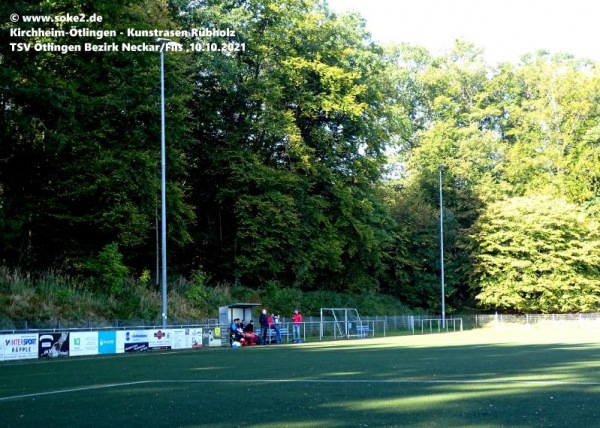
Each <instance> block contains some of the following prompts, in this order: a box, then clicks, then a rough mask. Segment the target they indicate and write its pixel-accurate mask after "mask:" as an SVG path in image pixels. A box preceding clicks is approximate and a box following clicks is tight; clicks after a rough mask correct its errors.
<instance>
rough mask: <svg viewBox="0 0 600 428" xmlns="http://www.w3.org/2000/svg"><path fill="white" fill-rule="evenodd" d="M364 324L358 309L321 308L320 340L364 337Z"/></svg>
mask: <svg viewBox="0 0 600 428" xmlns="http://www.w3.org/2000/svg"><path fill="white" fill-rule="evenodd" d="M363 332H364V329H363V323H362V321H361V319H360V315H359V314H358V310H356V308H321V328H320V339H321V340H322V339H323V337H325V336H333V338H334V339H337V338H348V339H349V338H351V337H363Z"/></svg>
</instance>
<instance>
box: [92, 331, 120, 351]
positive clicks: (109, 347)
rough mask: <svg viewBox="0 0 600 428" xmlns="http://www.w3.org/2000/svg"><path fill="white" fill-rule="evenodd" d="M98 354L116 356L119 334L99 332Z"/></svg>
mask: <svg viewBox="0 0 600 428" xmlns="http://www.w3.org/2000/svg"><path fill="white" fill-rule="evenodd" d="M122 352H123V351H122ZM98 353H99V354H116V353H117V332H116V331H99V332H98Z"/></svg>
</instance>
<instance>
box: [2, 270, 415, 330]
mask: <svg viewBox="0 0 600 428" xmlns="http://www.w3.org/2000/svg"><path fill="white" fill-rule="evenodd" d="M198 278H199V276H198V275H195V276H194V277H193V278H192V280H186V279H184V278H178V279H177V280H171V281H170V283H169V285H168V318H169V320H170V321H172V322H177V321H187V320H197V321H199V322H200V321H204V320H206V319H207V318H218V308H219V306H222V305H227V304H231V303H237V302H250V303H261V304H262V305H263V306H265V307H267V308H269V310H272V311H277V312H280V313H281V314H282V315H283V316H290V314H291V313H292V311H293V309H294V307H300V308H302V311H303V313H305V314H306V315H313V316H318V315H319V309H320V308H321V307H356V308H357V309H358V310H359V313H363V314H369V315H389V314H403V313H408V312H409V309H408V308H407V307H405V306H403V305H402V304H400V303H399V301H398V300H397V299H394V298H392V297H385V296H380V295H374V294H372V295H353V294H342V293H335V292H330V291H325V292H302V291H300V290H297V289H284V288H281V287H279V286H274V285H273V284H271V285H270V286H269V287H267V288H266V289H265V290H261V291H256V290H253V289H250V288H247V287H235V286H233V285H231V284H226V283H221V284H218V285H217V286H214V287H207V286H205V285H204V284H202V283H201V282H200V283H199V279H198ZM92 282H95V281H92ZM161 305H162V301H161V290H160V289H159V287H157V286H155V285H154V284H153V283H151V282H150V281H148V280H147V278H143V277H142V278H132V277H125V278H123V281H122V282H120V283H119V286H118V287H116V288H110V287H106V288H104V291H96V292H91V291H90V280H86V279H84V278H82V277H66V276H62V275H59V274H56V273H54V272H46V273H43V274H41V275H39V276H35V277H34V276H27V275H25V274H23V273H22V272H20V271H18V270H10V269H8V268H6V267H0V329H8V328H20V327H22V326H23V325H25V323H27V325H28V326H30V327H32V326H48V325H50V326H51V325H54V324H55V323H56V322H62V323H66V324H69V325H85V323H87V322H89V321H92V322H94V323H95V324H98V325H102V324H103V323H114V322H115V320H140V321H141V322H152V321H156V322H158V320H159V318H160V313H161V309H162V306H161Z"/></svg>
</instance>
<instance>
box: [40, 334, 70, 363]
mask: <svg viewBox="0 0 600 428" xmlns="http://www.w3.org/2000/svg"><path fill="white" fill-rule="evenodd" d="M38 344H39V346H38V356H39V357H40V358H42V357H48V358H54V357H68V356H69V333H67V332H63V333H42V334H40V335H39V337H38Z"/></svg>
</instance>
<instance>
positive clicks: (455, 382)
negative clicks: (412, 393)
mask: <svg viewBox="0 0 600 428" xmlns="http://www.w3.org/2000/svg"><path fill="white" fill-rule="evenodd" d="M160 383H165V384H168V383H176V384H186V383H207V384H208V383H322V384H326V383H330V384H336V383H337V384H345V383H348V384H351V383H380V384H384V383H388V384H405V385H407V384H425V385H427V384H438V385H440V384H447V385H490V384H492V385H500V384H502V385H527V386H600V382H568V381H559V380H556V381H554V380H441V379H438V380H410V379H198V380H192V379H188V380H186V379H181V380H141V381H137V382H122V383H109V384H106V385H93V386H82V387H80V388H69V389H60V390H56V391H46V392H38V393H32V394H22V395H12V396H9V397H0V402H2V401H9V400H19V399H23V398H35V397H43V396H46V395H56V394H67V393H71V392H82V391H93V390H97V389H108V388H119V387H124V386H134V385H148V384H160Z"/></svg>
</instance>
